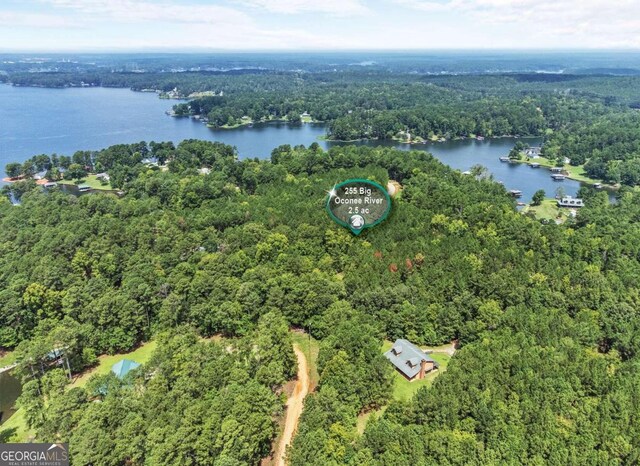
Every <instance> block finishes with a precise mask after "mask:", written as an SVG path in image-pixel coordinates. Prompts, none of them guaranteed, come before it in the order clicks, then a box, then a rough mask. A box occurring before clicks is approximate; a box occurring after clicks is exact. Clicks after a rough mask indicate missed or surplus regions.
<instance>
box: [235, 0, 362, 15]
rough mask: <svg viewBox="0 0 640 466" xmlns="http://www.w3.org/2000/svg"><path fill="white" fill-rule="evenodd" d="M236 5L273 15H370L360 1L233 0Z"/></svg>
mask: <svg viewBox="0 0 640 466" xmlns="http://www.w3.org/2000/svg"><path fill="white" fill-rule="evenodd" d="M235 2H236V3H238V4H242V5H246V6H249V7H254V8H262V9H265V10H267V11H271V12H274V13H287V14H294V13H327V14H330V15H334V16H359V15H366V14H368V13H370V10H369V9H368V8H367V7H366V6H365V5H364V4H363V3H362V2H361V1H360V0H235Z"/></svg>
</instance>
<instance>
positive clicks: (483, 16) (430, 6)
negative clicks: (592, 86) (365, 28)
mask: <svg viewBox="0 0 640 466" xmlns="http://www.w3.org/2000/svg"><path fill="white" fill-rule="evenodd" d="M395 3H397V4H400V5H404V6H406V7H408V8H412V9H415V10H417V11H423V12H426V13H446V12H450V13H455V14H458V15H470V16H471V17H473V18H474V19H475V20H476V21H478V22H479V23H481V24H482V25H483V26H485V27H486V26H489V27H491V25H492V24H493V25H495V24H515V25H518V27H519V28H520V30H521V31H522V34H527V35H529V36H531V37H536V36H549V35H551V36H554V37H556V38H558V39H559V44H560V45H562V43H563V41H566V40H569V41H571V42H575V41H576V40H580V41H583V42H582V45H583V46H589V47H619V46H626V47H637V46H640V20H638V18H640V2H639V1H638V0H618V1H611V0H443V1H437V0H395ZM515 39H517V38H515ZM571 39H574V40H573V41H572V40H571ZM574 46H575V45H574Z"/></svg>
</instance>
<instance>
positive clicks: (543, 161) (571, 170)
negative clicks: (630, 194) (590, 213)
mask: <svg viewBox="0 0 640 466" xmlns="http://www.w3.org/2000/svg"><path fill="white" fill-rule="evenodd" d="M518 162H519V163H533V162H535V163H539V164H540V166H541V167H546V168H553V167H555V166H556V162H555V160H549V159H547V158H545V157H536V158H523V159H522V160H518ZM562 169H563V170H564V171H565V172H566V173H568V178H571V179H572V180H576V181H580V182H582V183H586V184H594V183H600V184H602V185H603V186H607V187H609V188H612V189H613V188H616V186H613V185H611V184H607V183H605V182H604V181H602V180H598V179H595V178H590V177H589V176H588V175H587V174H586V173H585V171H584V165H577V166H574V165H570V164H565V165H563V166H562Z"/></svg>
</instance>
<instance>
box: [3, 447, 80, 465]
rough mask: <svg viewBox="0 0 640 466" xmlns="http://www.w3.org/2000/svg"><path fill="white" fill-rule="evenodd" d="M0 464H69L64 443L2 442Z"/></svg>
mask: <svg viewBox="0 0 640 466" xmlns="http://www.w3.org/2000/svg"><path fill="white" fill-rule="evenodd" d="M0 466H69V445H68V444H66V443H2V444H0Z"/></svg>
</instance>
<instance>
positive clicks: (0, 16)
mask: <svg viewBox="0 0 640 466" xmlns="http://www.w3.org/2000/svg"><path fill="white" fill-rule="evenodd" d="M0 25H2V26H5V27H12V28H53V29H58V28H77V27H79V26H78V24H77V23H76V22H74V21H71V20H70V19H69V18H66V17H64V16H60V15H47V14H38V13H24V12H13V11H0Z"/></svg>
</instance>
